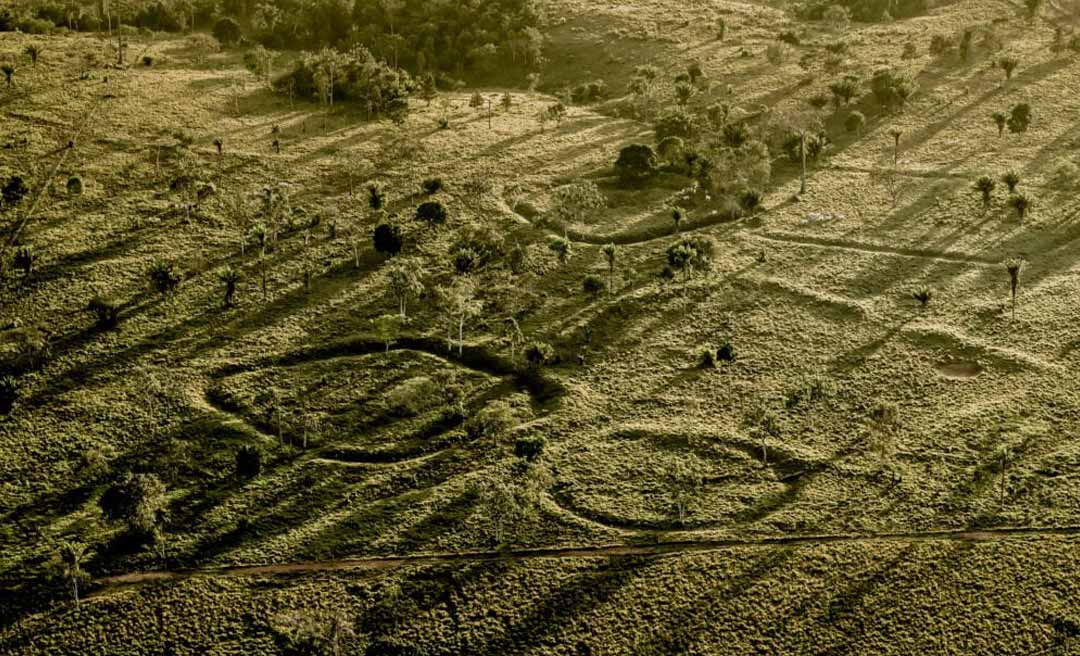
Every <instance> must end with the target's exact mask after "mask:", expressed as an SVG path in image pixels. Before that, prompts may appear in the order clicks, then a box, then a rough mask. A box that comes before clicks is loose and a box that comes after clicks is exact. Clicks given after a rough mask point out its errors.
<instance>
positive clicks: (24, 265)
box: [15, 244, 38, 278]
mask: <svg viewBox="0 0 1080 656" xmlns="http://www.w3.org/2000/svg"><path fill="white" fill-rule="evenodd" d="M37 260H38V256H37V253H35V252H34V247H33V246H32V245H31V244H22V245H20V246H19V247H18V248H17V249H15V268H16V269H19V270H21V271H22V272H23V277H24V278H29V277H30V274H31V273H33V272H34V263H35V262H37Z"/></svg>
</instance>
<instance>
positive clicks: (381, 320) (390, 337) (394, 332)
mask: <svg viewBox="0 0 1080 656" xmlns="http://www.w3.org/2000/svg"><path fill="white" fill-rule="evenodd" d="M403 321H404V319H402V318H401V315H399V314H384V315H382V316H379V317H377V318H375V319H372V320H371V328H372V330H373V331H374V333H375V337H376V338H378V340H379V341H380V342H382V343H383V344H384V345H385V346H386V351H389V350H390V345H391V344H393V343H394V340H396V339H397V338H398V335H400V334H401V324H402V322H403Z"/></svg>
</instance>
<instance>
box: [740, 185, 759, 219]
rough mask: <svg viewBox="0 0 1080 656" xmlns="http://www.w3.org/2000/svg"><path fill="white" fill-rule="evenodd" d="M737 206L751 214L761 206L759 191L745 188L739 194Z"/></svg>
mask: <svg viewBox="0 0 1080 656" xmlns="http://www.w3.org/2000/svg"><path fill="white" fill-rule="evenodd" d="M739 206H740V207H742V209H743V210H744V211H745V212H746V213H748V214H753V213H754V212H756V211H757V210H758V208H759V207H761V192H760V191H758V190H756V189H747V190H746V191H744V192H742V193H741V194H739Z"/></svg>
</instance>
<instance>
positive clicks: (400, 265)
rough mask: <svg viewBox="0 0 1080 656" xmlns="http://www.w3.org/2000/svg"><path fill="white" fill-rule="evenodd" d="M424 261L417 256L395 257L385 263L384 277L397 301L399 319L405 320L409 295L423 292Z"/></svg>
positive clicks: (417, 294) (418, 294)
mask: <svg viewBox="0 0 1080 656" xmlns="http://www.w3.org/2000/svg"><path fill="white" fill-rule="evenodd" d="M423 276H424V263H423V261H422V260H421V259H420V258H417V257H396V258H394V259H393V260H392V261H391V262H390V263H389V264H387V265H386V277H387V280H388V281H389V283H390V290H391V291H392V292H393V294H394V297H395V298H396V299H397V301H398V309H399V311H400V312H399V313H400V315H401V320H402V321H405V319H406V316H405V307H406V304H407V303H408V300H409V298H410V297H413V296H420V295H421V294H423V293H424V283H423Z"/></svg>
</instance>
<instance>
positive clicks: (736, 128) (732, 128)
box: [721, 123, 750, 148]
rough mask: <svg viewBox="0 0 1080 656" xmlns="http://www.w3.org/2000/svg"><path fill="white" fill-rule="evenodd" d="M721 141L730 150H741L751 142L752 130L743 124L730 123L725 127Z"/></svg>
mask: <svg viewBox="0 0 1080 656" xmlns="http://www.w3.org/2000/svg"><path fill="white" fill-rule="evenodd" d="M721 139H722V140H723V142H724V145H725V146H727V147H728V148H741V147H742V145H743V144H745V143H747V142H748V141H750V128H748V127H746V126H745V125H743V124H742V123H728V124H726V125H724V129H723V132H722V133H721Z"/></svg>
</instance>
